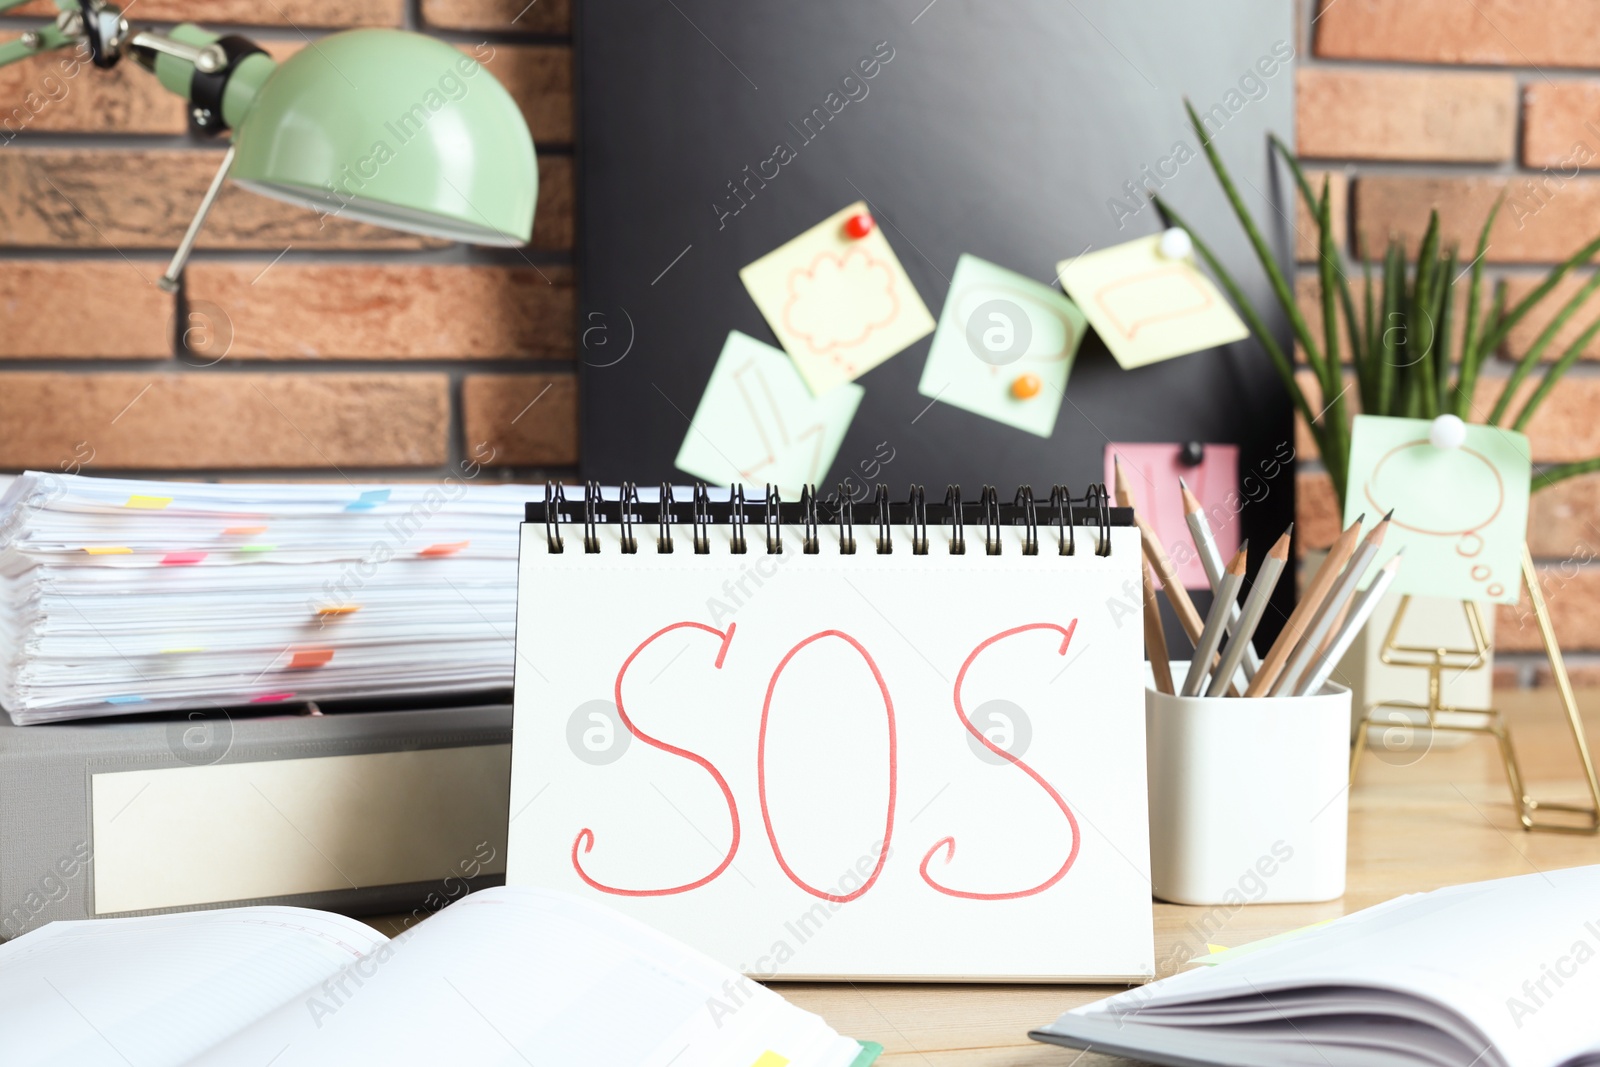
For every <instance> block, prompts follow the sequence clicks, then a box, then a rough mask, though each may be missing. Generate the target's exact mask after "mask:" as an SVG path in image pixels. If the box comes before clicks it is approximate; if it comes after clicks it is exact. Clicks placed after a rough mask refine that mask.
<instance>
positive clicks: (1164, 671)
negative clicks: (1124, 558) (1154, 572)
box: [1139, 559, 1177, 696]
mask: <svg viewBox="0 0 1600 1067" xmlns="http://www.w3.org/2000/svg"><path fill="white" fill-rule="evenodd" d="M1139 573H1140V575H1141V576H1142V577H1143V579H1144V647H1145V651H1147V652H1148V653H1149V654H1150V669H1151V671H1152V672H1153V673H1154V674H1155V679H1156V689H1158V690H1159V691H1161V692H1163V693H1166V694H1167V695H1168V696H1172V695H1173V694H1174V693H1176V692H1177V690H1175V689H1174V688H1173V687H1172V657H1171V655H1170V654H1169V653H1168V652H1167V635H1166V631H1164V630H1163V629H1162V628H1161V604H1160V603H1159V602H1158V601H1157V600H1156V583H1155V581H1154V579H1152V578H1151V577H1150V564H1148V563H1146V562H1145V561H1144V560H1142V559H1141V560H1140V561H1139Z"/></svg>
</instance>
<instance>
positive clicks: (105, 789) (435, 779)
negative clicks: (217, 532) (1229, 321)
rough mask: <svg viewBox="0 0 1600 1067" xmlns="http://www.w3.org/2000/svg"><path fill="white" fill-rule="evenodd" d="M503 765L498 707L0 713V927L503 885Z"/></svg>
mask: <svg viewBox="0 0 1600 1067" xmlns="http://www.w3.org/2000/svg"><path fill="white" fill-rule="evenodd" d="M496 695H497V696H498V694H496ZM391 706H392V705H391ZM510 768H511V708H510V706H509V705H506V704H497V703H479V704H468V705H462V706H438V705H432V706H430V705H423V706H420V707H415V708H412V709H409V710H349V711H338V712H334V713H329V714H299V715H286V714H283V713H282V712H281V711H279V712H276V713H273V714H254V713H247V712H234V713H233V714H232V715H231V716H230V715H229V714H228V713H226V712H222V711H214V712H191V713H183V712H174V713H172V714H170V715H165V716H152V717H143V718H139V719H131V720H118V721H99V722H81V723H61V724H53V725H39V726H27V727H19V726H13V725H11V723H10V721H9V719H6V718H5V716H4V715H3V714H0V939H9V938H12V937H16V936H18V935H20V934H23V933H26V932H27V931H29V930H32V929H35V928H37V927H38V926H40V925H42V924H44V923H46V922H50V921H51V920H54V919H85V918H93V917H96V916H105V915H147V914H156V913H161V912H171V911H188V910H193V909H196V908H215V907H229V906H237V905H242V904H267V903H272V904H296V905H303V906H306V907H313V908H321V909H325V910H328V911H335V912H343V913H345V914H347V915H377V914H394V913H400V912H420V911H435V910H437V909H438V908H440V907H442V906H443V905H444V904H446V903H448V902H449V901H450V900H453V899H455V898H456V897H458V896H460V895H461V894H463V893H465V892H467V891H469V890H470V889H477V888H481V887H483V886H487V885H494V884H498V883H499V882H502V881H503V880H504V872H505V853H506V826H507V821H508V805H509V799H508V798H509V781H510Z"/></svg>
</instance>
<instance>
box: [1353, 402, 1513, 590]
mask: <svg viewBox="0 0 1600 1067" xmlns="http://www.w3.org/2000/svg"><path fill="white" fill-rule="evenodd" d="M1432 425H1433V424H1432V422H1431V421H1430V420H1428V419H1391V418H1384V417H1381V416H1377V415H1358V416H1357V417H1356V420H1355V427H1354V432H1353V435H1352V437H1351V442H1350V480H1349V488H1348V490H1347V492H1346V493H1345V506H1344V521H1345V525H1346V526H1348V525H1349V524H1350V523H1352V522H1354V521H1355V519H1356V516H1357V515H1359V514H1361V513H1362V512H1365V513H1366V515H1367V525H1368V528H1370V527H1371V525H1372V524H1373V523H1374V522H1376V521H1377V519H1378V517H1380V516H1382V515H1384V514H1387V513H1388V512H1389V510H1390V509H1391V508H1392V509H1393V510H1394V519H1393V520H1392V521H1391V523H1390V525H1389V532H1388V534H1387V535H1386V536H1385V537H1384V541H1383V550H1382V551H1381V552H1380V553H1379V554H1378V558H1377V561H1376V563H1375V564H1374V567H1376V566H1377V565H1379V564H1382V563H1383V562H1385V561H1386V560H1388V559H1389V557H1390V556H1393V555H1394V554H1395V553H1396V552H1398V551H1399V550H1400V549H1402V548H1404V549H1405V553H1406V554H1405V558H1404V559H1402V560H1401V562H1400V573H1399V574H1398V575H1396V576H1395V581H1394V586H1393V589H1394V591H1395V592H1398V593H1414V594H1418V595H1421V596H1437V597H1447V598H1449V599H1452V600H1489V601H1493V602H1495V603H1497V604H1515V603H1516V602H1517V598H1518V594H1519V593H1520V591H1521V575H1522V545H1523V540H1524V538H1525V537H1526V536H1527V530H1528V478H1529V474H1530V472H1531V470H1532V465H1531V463H1530V461H1529V451H1528V439H1527V438H1526V437H1524V436H1523V435H1522V434H1520V433H1516V432H1515V431H1513V430H1505V429H1501V428H1500V427H1498V426H1473V425H1468V426H1467V439H1466V442H1465V443H1464V444H1463V445H1462V446H1461V447H1460V448H1439V447H1437V446H1435V445H1433V444H1432V443H1430V442H1429V440H1428V432H1429V430H1430V429H1431V428H1432ZM1371 573H1372V572H1371V571H1369V572H1368V574H1369V576H1370V574H1371Z"/></svg>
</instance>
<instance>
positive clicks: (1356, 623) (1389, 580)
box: [1295, 548, 1405, 696]
mask: <svg viewBox="0 0 1600 1067" xmlns="http://www.w3.org/2000/svg"><path fill="white" fill-rule="evenodd" d="M1404 552H1405V549H1404V548H1402V549H1401V550H1400V551H1399V552H1396V553H1395V554H1394V555H1393V556H1392V557H1390V559H1389V562H1388V563H1385V564H1384V565H1383V566H1381V567H1379V568H1378V573H1377V574H1376V575H1375V576H1374V577H1373V579H1372V584H1371V585H1369V586H1367V591H1366V592H1365V593H1362V594H1361V597H1360V599H1359V600H1357V601H1356V603H1355V606H1354V607H1352V608H1351V609H1350V615H1349V617H1348V618H1347V619H1346V620H1345V623H1344V625H1343V626H1341V627H1340V628H1339V632H1338V633H1337V634H1335V635H1334V638H1333V640H1332V641H1330V642H1329V643H1328V648H1327V651H1325V652H1323V653H1322V658H1320V659H1319V660H1317V662H1316V664H1315V665H1314V666H1313V667H1312V668H1311V673H1310V674H1309V675H1307V676H1306V680H1305V681H1304V682H1302V683H1300V687H1299V688H1298V689H1297V690H1296V691H1295V695H1296V696H1307V695H1310V694H1314V693H1319V692H1321V691H1322V686H1323V685H1324V683H1326V682H1327V680H1328V677H1329V675H1331V674H1333V669H1334V667H1336V666H1338V665H1339V660H1340V658H1341V657H1343V656H1344V654H1345V653H1346V652H1347V651H1349V649H1350V645H1351V643H1352V642H1353V641H1355V639H1356V634H1358V633H1360V632H1361V628H1362V627H1363V626H1365V625H1366V624H1367V620H1368V619H1370V618H1372V613H1373V612H1374V611H1375V610H1377V607H1378V601H1380V600H1382V599H1383V594H1385V593H1387V592H1388V591H1389V586H1390V585H1392V584H1393V583H1394V578H1395V574H1396V573H1397V572H1398V571H1399V570H1400V556H1401V554H1402V553H1404Z"/></svg>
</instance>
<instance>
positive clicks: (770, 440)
mask: <svg viewBox="0 0 1600 1067" xmlns="http://www.w3.org/2000/svg"><path fill="white" fill-rule="evenodd" d="M865 394H866V390H865V389H863V388H862V387H861V386H859V385H851V384H846V385H844V386H843V387H841V388H839V389H835V390H833V391H832V392H831V393H829V394H828V395H827V396H820V397H817V396H812V395H811V393H810V391H809V390H807V389H806V385H805V383H804V382H803V381H801V380H800V375H799V373H798V372H796V370H795V367H794V363H793V362H792V361H791V360H790V359H789V357H788V356H786V355H784V354H783V353H782V352H780V351H778V350H777V349H776V348H773V347H772V346H771V345H765V344H762V343H761V342H760V341H757V340H756V339H755V338H754V337H750V336H748V335H746V334H742V333H740V332H739V331H738V330H734V331H732V332H730V333H729V334H728V340H727V342H726V343H725V344H724V345H723V346H722V354H721V355H720V356H718V357H717V365H716V367H715V369H713V370H712V372H711V381H710V383H709V384H707V385H706V391H705V394H704V395H703V396H702V397H701V398H700V406H699V407H697V408H696V409H695V413H694V419H693V420H692V421H691V422H690V424H689V432H688V434H687V435H686V436H685V437H684V439H683V447H682V448H680V449H679V450H678V458H677V461H676V466H677V468H678V469H679V470H681V471H684V472H686V473H688V474H692V475H694V476H695V477H696V478H704V479H705V480H706V481H708V482H711V483H712V484H714V485H729V484H731V483H734V482H738V483H740V484H742V485H746V486H750V487H753V488H757V489H759V488H762V487H763V486H765V485H766V484H767V483H769V482H770V483H772V484H773V485H776V486H777V487H778V488H779V489H780V490H782V491H783V494H784V495H785V496H788V497H791V498H793V497H797V496H799V495H800V490H801V488H802V487H803V486H806V485H809V484H815V483H817V482H821V481H822V480H823V478H824V477H825V476H826V475H827V473H828V468H829V467H831V466H833V460H834V457H835V456H837V455H838V454H839V445H840V444H841V443H842V442H843V441H844V435H845V431H846V430H848V429H849V428H850V422H851V420H852V419H854V418H855V414H856V408H857V407H858V406H860V404H861V398H862V397H863V396H864V395H865Z"/></svg>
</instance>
